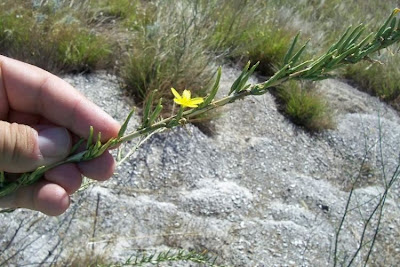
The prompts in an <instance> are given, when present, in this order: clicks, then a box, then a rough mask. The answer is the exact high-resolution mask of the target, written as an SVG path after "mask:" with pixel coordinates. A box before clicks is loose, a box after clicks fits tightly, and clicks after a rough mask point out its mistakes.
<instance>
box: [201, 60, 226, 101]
mask: <svg viewBox="0 0 400 267" xmlns="http://www.w3.org/2000/svg"><path fill="white" fill-rule="evenodd" d="M221 73H222V71H221V67H219V68H218V70H217V78H216V79H215V82H214V85H213V87H212V89H211V92H210V95H209V96H207V98H206V99H205V100H204V102H203V103H202V104H201V106H200V108H201V107H205V106H207V105H208V104H210V103H211V101H213V100H214V98H215V96H216V94H217V92H218V89H219V83H220V80H221Z"/></svg>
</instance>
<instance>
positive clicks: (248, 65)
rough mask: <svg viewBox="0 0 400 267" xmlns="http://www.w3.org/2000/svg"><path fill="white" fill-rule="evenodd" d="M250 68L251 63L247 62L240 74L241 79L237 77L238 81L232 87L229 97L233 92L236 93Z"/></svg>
mask: <svg viewBox="0 0 400 267" xmlns="http://www.w3.org/2000/svg"><path fill="white" fill-rule="evenodd" d="M249 67H250V61H249V62H247V64H246V66H244V68H243V70H242V73H240V75H239V77H237V79H236V80H235V81H234V82H233V84H232V86H231V90H230V91H229V93H228V95H230V94H232V93H233V92H235V91H236V89H237V87H238V85H239V84H240V82H241V81H242V79H243V77H244V76H245V75H246V73H247V71H248V69H249Z"/></svg>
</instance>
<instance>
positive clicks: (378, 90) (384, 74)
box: [344, 55, 400, 112]
mask: <svg viewBox="0 0 400 267" xmlns="http://www.w3.org/2000/svg"><path fill="white" fill-rule="evenodd" d="M399 58H400V56H399V55H394V56H390V57H389V58H388V59H387V60H386V62H385V63H384V64H379V63H377V62H375V63H372V62H362V63H361V64H358V65H349V66H348V67H347V68H346V69H345V72H344V77H345V78H347V79H350V80H351V81H352V82H354V83H355V84H356V86H357V87H358V88H359V89H360V90H362V91H365V92H367V93H368V94H371V95H373V96H377V97H379V98H380V99H381V100H383V101H385V102H387V103H389V104H390V105H392V106H393V107H394V108H395V109H396V110H397V111H399V112H400V84H399V80H400V70H399V68H398V62H399Z"/></svg>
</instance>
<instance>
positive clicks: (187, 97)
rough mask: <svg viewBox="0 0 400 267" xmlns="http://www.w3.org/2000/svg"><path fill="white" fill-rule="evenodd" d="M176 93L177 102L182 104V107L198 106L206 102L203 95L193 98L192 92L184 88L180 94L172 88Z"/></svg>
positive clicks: (175, 99)
mask: <svg viewBox="0 0 400 267" xmlns="http://www.w3.org/2000/svg"><path fill="white" fill-rule="evenodd" d="M171 91H172V93H173V94H174V96H175V98H174V101H175V103H177V104H179V105H181V106H182V107H189V108H197V107H198V105H199V104H201V103H203V102H204V99H203V98H202V97H195V98H191V93H190V91H189V90H183V93H182V95H180V94H179V93H178V92H177V91H176V90H175V89H174V88H171Z"/></svg>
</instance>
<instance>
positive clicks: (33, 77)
mask: <svg viewBox="0 0 400 267" xmlns="http://www.w3.org/2000/svg"><path fill="white" fill-rule="evenodd" d="M0 80H1V83H0V106H3V109H0V119H4V118H6V116H7V114H6V113H7V112H8V111H7V109H6V110H5V109H4V107H5V106H6V107H7V106H8V107H9V109H8V110H10V109H12V110H15V111H19V112H26V113H28V114H37V115H40V116H42V117H44V118H46V119H48V120H49V121H51V122H53V123H55V124H57V125H60V126H63V127H65V128H67V129H69V130H70V131H72V132H73V133H75V134H77V135H78V136H81V137H84V138H87V137H88V134H89V128H90V126H93V128H94V129H95V131H96V133H97V132H101V133H102V141H105V140H108V139H110V138H111V137H115V136H117V134H118V131H119V128H120V126H119V124H118V122H116V121H115V120H114V119H113V118H111V117H110V116H109V115H108V114H107V113H105V112H104V111H103V110H102V109H101V108H99V107H98V106H96V105H95V104H94V103H92V102H91V101H89V100H88V99H87V98H86V97H84V96H83V95H82V94H81V93H79V92H78V91H77V90H75V89H74V88H73V87H72V86H71V85H69V84H68V83H67V82H65V81H64V80H62V79H61V78H59V77H57V76H55V75H53V74H51V73H49V72H47V71H44V70H42V69H40V68H37V67H35V66H32V65H29V64H27V63H23V62H20V61H17V60H13V59H10V58H7V57H4V56H0ZM4 98H6V100H5V101H4Z"/></svg>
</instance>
